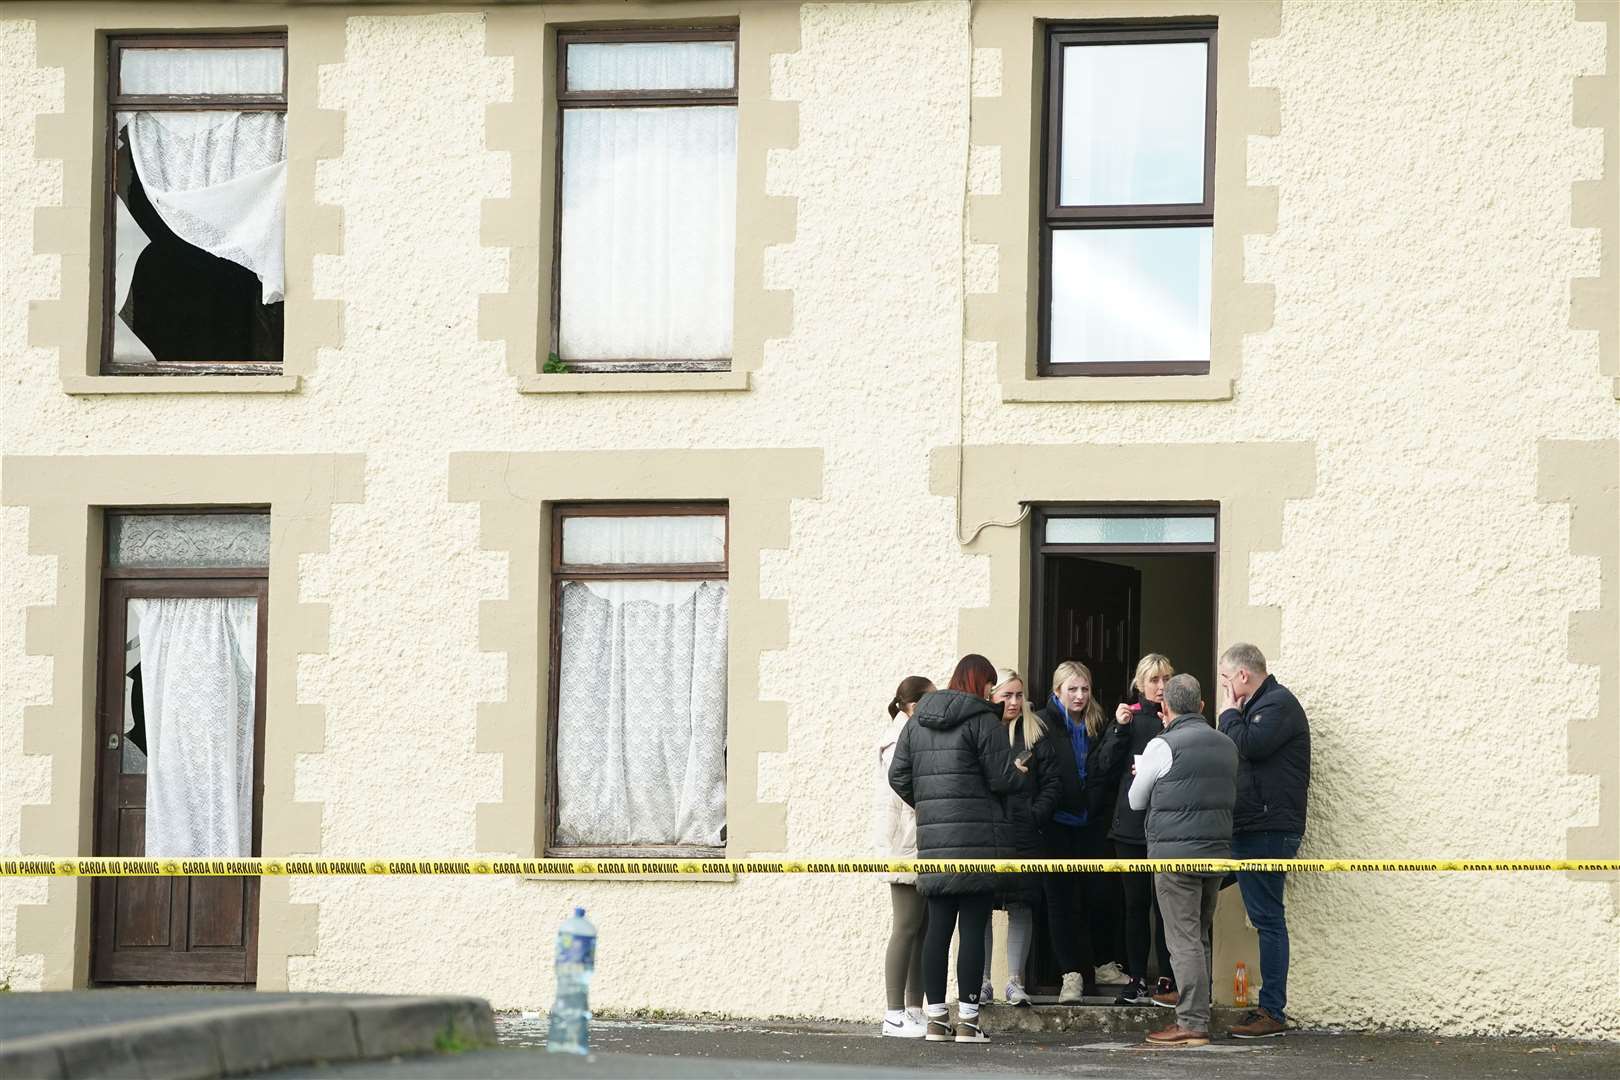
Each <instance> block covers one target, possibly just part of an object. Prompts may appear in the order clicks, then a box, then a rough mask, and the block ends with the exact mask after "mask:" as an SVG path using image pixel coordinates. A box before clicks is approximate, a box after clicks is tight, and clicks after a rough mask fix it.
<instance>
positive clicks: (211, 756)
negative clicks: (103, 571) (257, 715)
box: [121, 596, 259, 858]
mask: <svg viewBox="0 0 1620 1080" xmlns="http://www.w3.org/2000/svg"><path fill="white" fill-rule="evenodd" d="M126 610H127V612H128V622H127V632H126V635H125V636H126V638H127V639H128V643H127V644H126V646H125V650H126V660H128V659H129V658H130V657H131V656H133V660H134V662H133V664H132V665H131V666H129V667H126V668H125V669H124V683H125V692H126V701H129V702H130V703H131V708H130V710H129V711H127V712H126V714H125V720H124V758H123V768H122V770H121V771H123V772H126V773H131V772H139V773H145V774H146V845H145V851H144V852H143V854H145V855H148V856H153V857H157V856H180V857H184V856H209V857H219V858H235V857H240V856H244V855H248V854H250V853H251V852H252V850H253V728H254V696H255V677H256V672H257V667H258V616H259V602H258V600H256V599H255V598H253V597H251V596H232V597H220V598H210V597H164V598H161V599H159V598H150V599H132V600H130V601H129V604H128V607H127V609H126ZM134 702H139V703H140V710H139V713H138V714H137V713H136V711H135V710H134V708H133V703H134ZM132 746H135V747H136V748H137V749H138V750H139V751H140V753H139V756H137V755H135V754H133V753H132V752H131V747H132Z"/></svg>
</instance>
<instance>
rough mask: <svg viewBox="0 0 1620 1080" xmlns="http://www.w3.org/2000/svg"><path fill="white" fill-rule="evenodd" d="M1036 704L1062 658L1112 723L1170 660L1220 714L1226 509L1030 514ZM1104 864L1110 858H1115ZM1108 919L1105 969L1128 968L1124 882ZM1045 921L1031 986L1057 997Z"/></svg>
mask: <svg viewBox="0 0 1620 1080" xmlns="http://www.w3.org/2000/svg"><path fill="white" fill-rule="evenodd" d="M1032 523H1033V529H1032V532H1033V535H1032V537H1031V541H1032V543H1031V562H1030V572H1031V576H1030V586H1031V588H1030V600H1031V602H1030V612H1029V617H1030V627H1029V642H1030V668H1029V670H1030V681H1031V685H1030V688H1029V694H1030V704H1031V705H1032V706H1034V707H1036V708H1039V707H1040V706H1041V705H1043V704H1044V703H1045V701H1046V699H1047V696H1048V694H1049V693H1050V691H1051V674H1052V671H1053V670H1054V669H1055V668H1056V667H1057V665H1058V664H1059V663H1061V662H1062V661H1064V660H1078V661H1080V662H1081V663H1083V664H1085V665H1086V666H1087V667H1088V668H1090V669H1091V672H1092V679H1093V693H1094V694H1095V696H1096V698H1097V700H1098V702H1099V703H1100V704H1101V705H1102V707H1103V710H1104V713H1105V714H1106V715H1109V716H1112V715H1113V712H1114V709H1115V707H1116V706H1118V704H1119V703H1120V701H1121V700H1122V699H1123V698H1124V697H1125V695H1126V692H1127V690H1128V687H1129V683H1130V679H1131V676H1132V674H1133V673H1134V672H1135V670H1136V664H1137V661H1138V660H1140V659H1141V657H1142V656H1143V655H1144V654H1146V653H1150V652H1157V653H1163V654H1164V655H1166V656H1168V657H1169V658H1170V661H1171V663H1172V664H1173V665H1174V666H1175V669H1176V671H1177V672H1187V673H1189V674H1191V675H1193V676H1194V677H1196V678H1197V679H1198V682H1199V685H1200V686H1202V687H1204V688H1205V698H1206V701H1207V706H1206V710H1205V712H1206V715H1207V714H1208V710H1209V708H1213V706H1214V682H1215V661H1216V649H1217V645H1216V640H1217V639H1216V626H1215V621H1216V611H1217V604H1216V599H1217V587H1218V581H1219V573H1218V571H1219V568H1218V566H1217V551H1218V542H1219V527H1220V523H1219V507H1218V506H1217V505H1216V504H1214V503H1176V504H1144V503H1126V504H1107V505H1096V504H1092V505H1085V504H1080V505H1073V506H1069V505H1063V506H1058V505H1049V506H1042V507H1038V508H1036V510H1035V512H1034V514H1033V515H1032ZM1107 854H1109V855H1112V854H1113V852H1112V850H1110V851H1108V852H1107ZM1104 885H1105V888H1104V890H1103V891H1104V893H1105V902H1104V904H1103V908H1104V910H1103V911H1102V912H1101V913H1100V916H1099V917H1098V918H1097V919H1095V920H1094V921H1093V922H1092V924H1091V925H1092V937H1093V945H1094V948H1095V951H1096V957H1097V962H1098V963H1099V964H1102V963H1106V962H1108V961H1110V960H1114V961H1118V962H1120V963H1121V964H1123V962H1124V959H1125V957H1124V955H1123V953H1124V898H1123V890H1122V886H1121V882H1120V881H1118V880H1109V881H1107V882H1104ZM1045 922H1046V920H1045V915H1044V913H1040V914H1038V915H1037V932H1036V934H1035V940H1034V944H1033V946H1032V948H1031V953H1030V958H1029V964H1028V966H1027V969H1026V972H1025V982H1026V985H1027V987H1028V989H1029V992H1030V993H1032V994H1046V993H1056V992H1057V987H1058V984H1059V982H1061V979H1062V972H1060V971H1058V970H1057V963H1056V959H1055V957H1054V956H1053V955H1052V950H1051V941H1050V938H1049V937H1048V936H1047V933H1046V930H1045Z"/></svg>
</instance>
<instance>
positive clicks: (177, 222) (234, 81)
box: [113, 49, 287, 360]
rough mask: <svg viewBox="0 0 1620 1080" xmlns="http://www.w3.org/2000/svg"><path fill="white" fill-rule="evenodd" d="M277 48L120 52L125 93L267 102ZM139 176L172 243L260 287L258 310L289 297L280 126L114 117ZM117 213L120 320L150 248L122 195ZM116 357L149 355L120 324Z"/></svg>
mask: <svg viewBox="0 0 1620 1080" xmlns="http://www.w3.org/2000/svg"><path fill="white" fill-rule="evenodd" d="M281 63H282V54H281V51H280V50H279V49H139V50H133V49H132V50H126V51H125V52H124V54H123V59H122V62H121V69H122V78H123V85H124V90H125V92H127V93H205V92H206V93H264V92H267V91H275V90H279V89H280V88H281ZM117 123H118V129H119V131H121V132H122V133H123V135H124V138H125V139H126V140H127V143H128V146H129V152H130V158H131V159H132V160H133V161H134V164H135V172H136V175H138V176H139V177H140V180H141V186H142V187H143V188H144V189H145V191H146V196H147V198H148V200H150V201H151V203H152V208H153V209H154V210H155V211H157V214H158V216H159V217H161V218H162V219H163V223H164V224H165V225H167V226H168V227H169V228H171V229H173V230H174V233H175V235H176V236H178V237H180V239H182V240H184V241H185V242H186V243H188V244H191V245H193V246H194V247H198V248H201V249H202V250H204V251H206V252H208V253H209V254H211V255H217V256H218V257H220V258H222V259H229V260H230V261H231V262H234V263H236V264H237V265H239V266H242V267H245V268H247V269H248V270H251V271H253V273H254V274H255V275H257V276H258V278H259V283H260V302H261V303H264V304H274V303H277V302H278V301H280V300H281V299H282V298H283V294H284V291H285V288H286V271H285V261H286V260H285V234H286V220H285V219H286V204H287V117H286V114H285V113H277V112H121V113H119V114H118V116H117ZM117 203H118V205H117V206H116V208H115V213H116V222H115V226H114V229H115V232H114V236H115V249H116V250H115V258H114V268H113V289H114V296H115V302H114V311H115V312H122V311H123V308H124V304H125V302H126V301H127V300H128V298H129V290H130V286H131V284H132V283H133V281H134V277H135V263H136V261H137V260H139V258H140V256H141V252H142V251H144V250H145V249H146V246H147V245H148V244H149V243H150V242H151V241H150V238H148V237H147V235H146V234H145V233H144V232H143V231H142V230H141V228H140V226H139V225H137V224H136V223H135V219H134V218H133V217H132V216H131V215H130V212H129V208H128V207H127V206H125V205H124V200H123V198H122V196H120V197H119V198H118V200H117ZM113 334H114V340H113V355H114V357H116V358H117V359H120V360H136V359H140V360H150V359H152V354H151V351H150V350H149V349H147V347H146V345H145V344H144V343H143V342H141V340H140V339H139V338H138V337H136V336H135V333H134V331H133V330H131V329H130V327H129V326H128V325H127V324H126V323H125V322H124V320H123V318H122V317H118V318H115V319H114V320H113Z"/></svg>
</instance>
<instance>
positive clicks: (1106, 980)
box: [1097, 961, 1131, 986]
mask: <svg viewBox="0 0 1620 1080" xmlns="http://www.w3.org/2000/svg"><path fill="white" fill-rule="evenodd" d="M1130 981H1131V980H1130V976H1128V975H1126V974H1125V971H1124V969H1123V968H1121V967H1120V966H1119V965H1118V964H1116V963H1114V962H1112V961H1109V962H1108V963H1106V964H1104V965H1103V966H1102V967H1100V968H1098V969H1097V982H1098V983H1099V984H1101V985H1103V986H1123V985H1124V984H1126V983H1128V982H1130Z"/></svg>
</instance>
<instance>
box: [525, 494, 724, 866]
mask: <svg viewBox="0 0 1620 1080" xmlns="http://www.w3.org/2000/svg"><path fill="white" fill-rule="evenodd" d="M573 517H719V518H722V519H723V520H724V521H725V523H726V549H725V557H724V561H723V562H718V563H650V564H636V565H631V564H624V563H615V564H611V565H606V566H603V565H589V564H577V563H565V562H563V559H562V556H563V522H564V521H566V520H567V519H569V518H573ZM550 518H551V554H550V558H549V560H548V566H549V567H550V571H551V620H550V622H551V634H550V638H551V641H550V646H549V648H550V653H549V660H548V662H547V665H546V671H547V684H548V685H547V693H546V740H545V751H544V752H545V755H546V761H545V770H546V771H545V776H546V791H545V832H544V836H543V837H542V838H541V839H542V841H543V843H542V845H541V847H542V850H543V852H544V854H545V855H546V856H547V857H558V858H585V859H591V858H596V859H620V858H680V859H724V858H725V857H726V849H725V847H724V845H722V846H720V847H699V846H693V845H685V844H640V845H622V846H613V845H606V846H604V845H583V846H579V847H568V846H563V845H559V844H558V843H557V813H558V809H559V807H558V799H557V699H558V677H559V674H560V672H559V670H558V661H559V659H560V657H561V652H562V650H561V646H562V590H563V586H564V585H565V584H567V583H568V582H571V581H716V580H719V581H729V580H730V567H731V508H730V505H729V504H727V503H725V502H653V501H648V502H599V503H593V502H567V503H553V504H552V506H551V513H550ZM727 647H728V649H729V647H730V642H729V640H728V642H727ZM727 817H728V818H729V817H730V808H729V807H728V808H727Z"/></svg>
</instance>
